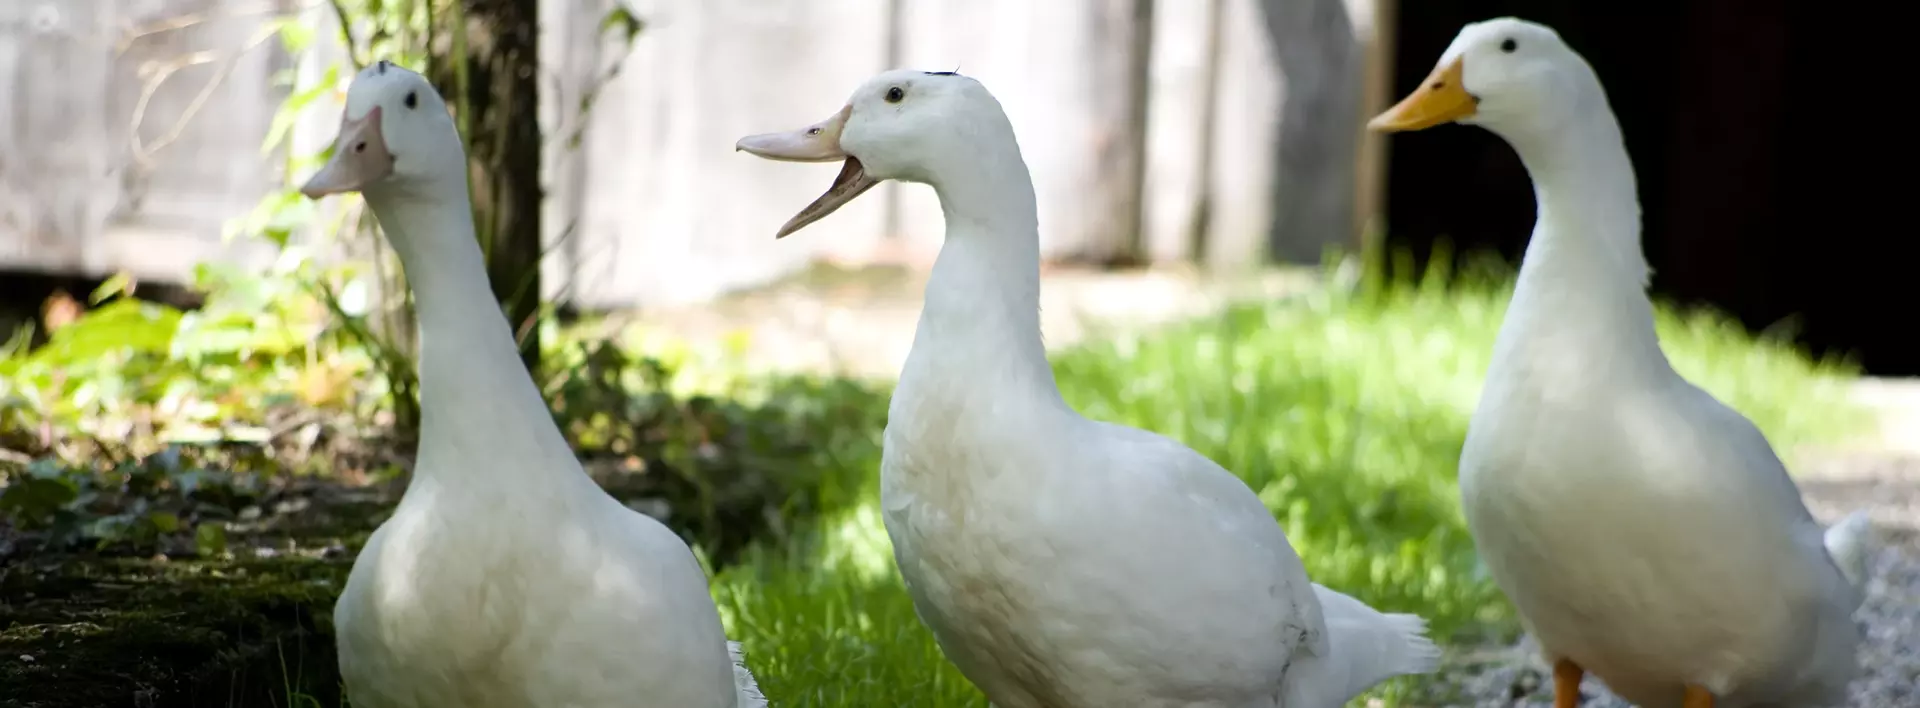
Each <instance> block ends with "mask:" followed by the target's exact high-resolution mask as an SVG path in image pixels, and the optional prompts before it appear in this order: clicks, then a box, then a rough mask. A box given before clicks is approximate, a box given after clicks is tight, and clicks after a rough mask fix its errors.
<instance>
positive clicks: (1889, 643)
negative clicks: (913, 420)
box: [1418, 452, 1920, 708]
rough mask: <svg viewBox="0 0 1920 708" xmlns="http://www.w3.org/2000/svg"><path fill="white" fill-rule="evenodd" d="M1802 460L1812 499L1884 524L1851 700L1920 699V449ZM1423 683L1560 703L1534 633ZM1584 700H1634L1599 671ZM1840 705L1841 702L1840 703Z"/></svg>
mask: <svg viewBox="0 0 1920 708" xmlns="http://www.w3.org/2000/svg"><path fill="white" fill-rule="evenodd" d="M1796 469H1800V470H1804V471H1803V472H1802V473H1801V475H1800V479H1799V482H1800V489H1801V491H1802V493H1803V494H1804V495H1805V496H1806V499H1807V506H1808V507H1809V508H1810V509H1812V510H1813V513H1814V515H1815V516H1817V517H1819V518H1820V520H1821V521H1823V522H1826V523H1832V522H1833V521H1836V520H1838V519H1839V518H1841V517H1843V516H1845V515H1846V514H1847V513H1848V512H1851V511H1853V510H1856V509H1866V510H1867V511H1868V514H1869V516H1871V517H1872V518H1873V521H1874V526H1875V530H1876V536H1877V537H1876V542H1875V550H1874V552H1873V554H1872V556H1871V562H1870V563H1869V576H1868V580H1867V598H1866V602H1865V603H1864V604H1863V605H1862V606H1861V608H1860V611H1859V612H1858V613H1856V614H1855V615H1854V618H1855V620H1856V621H1857V622H1859V623H1860V625H1861V627H1862V628H1863V629H1864V630H1865V636H1866V641H1865V643H1864V644H1863V646H1862V647H1861V649H1860V662H1861V664H1862V668H1863V669H1864V670H1865V671H1864V674H1863V675H1862V676H1861V677H1860V678H1859V679H1858V680H1856V681H1854V683H1853V686H1852V691H1851V696H1850V697H1849V700H1848V702H1847V703H1846V705H1845V708H1894V707H1896V706H1920V456H1912V455H1904V454H1890V453H1887V452H1855V453H1845V454H1826V455H1819V456H1816V457H1815V459H1810V460H1805V461H1802V462H1801V464H1799V465H1796ZM1447 663H1448V666H1447V668H1446V669H1444V670H1443V673H1442V674H1441V675H1439V676H1438V677H1436V679H1435V680H1434V681H1433V682H1432V683H1431V684H1429V685H1428V687H1427V689H1426V690H1424V691H1422V693H1424V694H1425V695H1426V696H1427V699H1426V700H1425V701H1421V702H1419V703H1418V705H1421V706H1434V707H1439V706H1449V707H1451V706H1462V707H1465V706H1473V707H1474V708H1550V707H1551V706H1552V705H1553V680H1552V676H1553V672H1552V670H1551V669H1550V668H1549V667H1548V666H1547V664H1546V662H1545V661H1543V660H1541V659H1540V658H1539V655H1538V653H1537V650H1536V649H1535V647H1534V645H1533V643H1532V642H1531V641H1530V639H1528V638H1522V639H1521V640H1520V642H1519V643H1518V644H1516V645H1514V646H1510V647H1488V648H1483V649H1477V650H1464V651H1461V650H1456V651H1455V652H1454V655H1453V657H1451V658H1450V659H1449V661H1448V662H1447ZM1580 692H1581V695H1582V700H1581V702H1580V705H1581V706H1582V708H1627V707H1628V706H1630V705H1631V704H1629V703H1627V702H1626V701H1623V700H1620V698H1619V697H1617V696H1614V695H1613V694H1612V693H1611V692H1609V691H1607V689H1606V687H1605V686H1603V685H1602V684H1601V683H1600V682H1599V681H1598V680H1597V679H1593V678H1591V677H1589V678H1588V679H1587V680H1586V682H1585V683H1583V684H1581V687H1580ZM1835 708H1840V707H1835Z"/></svg>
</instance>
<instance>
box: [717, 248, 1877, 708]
mask: <svg viewBox="0 0 1920 708" xmlns="http://www.w3.org/2000/svg"><path fill="white" fill-rule="evenodd" d="M1368 282H1369V283H1370V284H1369V285H1367V286H1363V287H1359V288H1354V289H1350V290H1343V291H1321V292H1314V293H1311V294H1308V295H1303V296H1300V297H1297V298H1292V299H1288V300H1285V301H1280V302H1274V303H1268V304H1263V305H1256V306H1245V307H1238V308H1234V309H1232V310H1230V311H1228V312H1226V313H1224V314H1221V315H1219V316H1216V317H1209V318H1205V319H1202V320H1198V321H1193V322H1188V323H1184V324H1180V325H1177V326H1173V327H1169V328H1165V329H1161V330H1158V331H1154V332H1150V333H1145V334H1139V335H1135V336H1122V337H1119V338H1115V339H1110V340H1106V341H1103V342H1101V343H1098V344H1092V345H1087V346H1083V347H1079V348H1075V349H1073V350H1070V351H1067V352H1064V353H1061V354H1057V355H1055V357H1054V368H1055V370H1056V371H1057V372H1058V377H1059V380H1060V385H1061V387H1062V389H1063V391H1064V394H1065V396H1066V398H1067V400H1068V401H1069V402H1071V403H1073V404H1074V405H1075V406H1077V407H1079V409H1080V410H1081V411H1082V412H1084V413H1085V414H1086V415H1088V416H1090V417H1093V418H1097V419H1104V420H1111V421H1117V422H1122V423H1126V424H1129V425H1134V426H1138V427H1142V428H1146V429H1150V430H1154V431H1158V432H1161V433H1164V434H1167V435H1170V436H1172V437H1174V438H1176V439H1179V440H1181V441H1183V442H1185V443H1187V444H1188V445H1191V446H1192V447H1194V448H1195V449H1196V450H1199V451H1200V452H1202V453H1204V454H1206V455H1208V456H1210V457H1212V458H1213V459H1214V460H1216V461H1218V462H1220V463H1221V464H1222V465H1224V466H1226V467H1227V468H1228V469H1231V470H1233V471H1235V472H1236V473H1238V474H1240V475H1241V476H1242V477H1243V478H1244V479H1246V480H1247V481H1248V483H1249V485H1250V486H1252V488H1253V489H1254V490H1255V491H1256V492H1258V493H1259V494H1260V496H1261V498H1262V499H1263V500H1264V501H1265V502H1266V503H1267V504H1268V506H1269V507H1270V508H1272V509H1274V511H1275V515H1276V517H1277V518H1278V519H1280V521H1281V523H1282V524H1284V525H1285V527H1286V530H1287V533H1288V535H1289V537H1290V538H1291V539H1292V541H1293V544H1294V546H1295V547H1296V548H1298V549H1299V551H1300V553H1301V555H1302V556H1303V557H1304V558H1305V559H1306V563H1307V568H1308V571H1309V572H1310V573H1311V574H1312V576H1313V577H1314V578H1315V580H1317V581H1319V582H1322V583H1324V584H1327V585H1329V586H1331V587H1335V588H1338V589H1341V590H1343V591H1346V592H1349V593H1351V594H1353V595H1355V596H1357V597H1359V598H1361V599H1362V600H1365V601H1367V602H1369V603H1371V604H1373V605H1375V606H1376V607H1380V608H1383V609H1387V610H1393V611H1406V612H1416V613H1419V614H1421V615H1423V616H1425V617H1427V618H1429V620H1430V621H1431V622H1432V626H1433V631H1434V633H1435V635H1436V636H1437V637H1440V638H1443V639H1447V640H1449V641H1452V642H1456V643H1465V642H1473V641H1484V640H1486V639H1488V638H1491V637H1505V636H1508V635H1510V633H1511V632H1512V630H1513V629H1514V624H1513V620H1512V617H1511V612H1510V610H1509V608H1508V607H1507V606H1506V604H1505V603H1504V601H1503V600H1502V599H1501V597H1500V595H1499V593H1498V591H1497V590H1496V589H1494V588H1493V587H1492V586H1491V584H1490V583H1489V582H1488V581H1487V580H1486V579H1485V578H1484V576H1483V575H1482V574H1481V573H1480V571H1479V570H1478V568H1477V565H1476V560H1475V558H1474V554H1473V550H1472V542H1471V539H1469V537H1468V535H1467V532H1466V529H1465V525H1464V521H1463V519H1462V517H1461V514H1460V510H1459V505H1458V500H1457V497H1456V494H1455V489H1454V474H1455V464H1456V461H1457V456H1458V453H1459V450H1460V445H1461V441H1462V439H1463V437H1464V435H1465V431H1466V424H1467V419H1468V417H1469V415H1470V413H1471V412H1472V409H1473V406H1474V403H1475V399H1476V397H1477V395H1478V391H1479V386H1480V381H1481V378H1482V376H1483V374H1484V372H1485V368H1486V365H1487V361H1488V357H1489V351H1490V348H1491V344H1492V340H1493V336H1494V333H1495V331H1496V330H1497V329H1498V327H1499V323H1500V318H1501V315H1502V313H1503V312H1504V309H1505V306H1506V301H1507V296H1508V293H1509V292H1510V288H1511V284H1510V281H1508V280H1506V279H1504V278H1499V277H1473V278H1467V279H1463V280H1462V281H1459V282H1455V283H1454V284H1453V285H1452V287H1451V289H1449V290H1446V291H1443V290H1442V288H1441V284H1440V283H1439V282H1438V281H1436V280H1434V279H1431V278H1429V279H1427V280H1426V281H1425V282H1422V283H1412V282H1402V283H1399V284H1394V285H1378V284H1377V283H1378V282H1379V281H1373V280H1369V281H1368ZM1659 329H1660V333H1661V336H1662V341H1663V342H1664V344H1665V348H1666V350H1667V352H1668V355H1669V357H1671V358H1672V359H1673V360H1674V362H1675V365H1676V367H1677V368H1678V369H1679V370H1680V371H1681V372H1682V373H1683V374H1685V375H1687V376H1688V377H1690V378H1692V379H1693V380H1694V381H1695V382H1696V383H1698V384H1700V385H1702V386H1703V387H1705V388H1707V389H1708V390H1710V391H1712V392H1713V393H1714V394H1715V395H1718V396H1720V397H1721V398H1722V400H1725V401H1727V402H1728V403H1729V404H1731V405H1732V406H1734V407H1735V408H1737V409H1739V410H1740V411H1742V412H1744V413H1746V414H1747V415H1748V416H1750V417H1752V418H1753V419H1754V420H1755V422H1756V423H1757V424H1759V426H1760V427H1761V428H1762V429H1763V430H1764V431H1765V432H1766V433H1767V434H1768V435H1769V437H1770V438H1771V439H1772V441H1773V442H1774V445H1775V446H1776V448H1781V449H1784V448H1788V447H1791V446H1793V445H1796V444H1800V443H1807V442H1817V441H1823V440H1830V439H1833V438H1834V437H1835V436H1838V435H1841V434H1844V433H1847V432H1850V431H1851V430H1854V429H1857V426H1858V425H1859V424H1860V423H1862V422H1863V421H1864V420H1865V419H1864V417H1863V416H1864V413H1862V412H1860V411H1858V410H1855V409H1854V408H1852V407H1851V406H1850V405H1848V404H1847V403H1846V402H1845V399H1844V389H1843V385H1844V382H1845V379H1846V378H1847V377H1848V376H1850V375H1851V374H1852V369H1851V367H1849V366H1847V365H1845V364H1843V363H1836V362H1811V361H1808V360H1807V359H1806V358H1805V357H1803V356H1801V355H1799V354H1797V353H1795V352H1794V351H1793V350H1792V349H1791V348H1790V347H1788V346H1786V345H1784V344H1781V343H1779V342H1777V341H1773V340H1770V339H1764V338H1763V339H1760V340H1756V339H1754V338H1752V337H1749V336H1747V335H1745V334H1744V333H1743V332H1741V331H1740V329H1739V328H1738V327H1737V326H1736V325H1734V324H1732V323H1730V322H1729V321H1727V320H1725V319H1723V318H1719V317H1715V316H1711V315H1704V314H1694V315H1685V316H1683V315H1680V314H1676V313H1674V312H1672V311H1670V310H1663V311H1662V312H1661V314H1660V316H1659ZM869 400H872V401H883V400H884V399H883V397H879V396H873V397H870V398H869ZM874 405H883V404H874ZM884 413H885V411H884V410H883V409H882V410H868V411H864V412H862V413H860V420H859V421H858V422H857V425H858V426H865V427H864V428H859V430H863V431H864V432H850V433H848V435H847V436H846V437H845V438H844V439H840V440H837V441H834V443H833V445H834V451H833V452H831V453H830V457H831V459H832V460H833V461H834V464H835V465H836V466H838V467H840V469H839V470H838V471H837V472H836V473H835V474H836V475H838V476H837V477H836V479H837V480H838V481H837V482H835V483H833V484H830V485H829V487H830V488H829V489H828V490H826V491H824V492H823V493H827V494H833V495H836V496H839V495H847V494H855V495H864V501H862V502H859V503H856V504H854V505H853V507H852V509H853V511H851V512H848V513H846V514H844V515H843V516H841V517H839V518H836V519H834V520H832V521H831V522H830V523H828V524H826V525H825V526H824V527H823V528H820V529H813V530H808V531H806V532H805V533H803V534H802V537H803V538H804V539H806V542H796V543H793V544H790V545H789V546H787V547H785V548H781V549H755V550H753V551H751V552H750V553H749V554H748V556H747V561H746V562H744V563H741V564H738V565H736V566H733V567H731V568H729V569H728V570H726V571H725V572H723V573H721V574H720V575H719V576H718V577H717V578H716V579H715V592H716V596H717V597H718V598H719V599H720V604H721V607H722V613H723V615H724V617H725V619H726V620H727V623H728V626H729V627H730V629H731V632H732V634H733V636H734V637H735V638H736V639H739V640H741V641H742V642H744V643H745V645H746V648H747V652H748V659H749V664H750V665H751V666H752V667H753V669H754V670H755V673H756V675H758V676H759V677H760V680H761V685H762V688H764V689H765V691H766V693H767V695H768V696H769V697H771V698H772V699H773V700H775V701H777V703H778V705H781V706H783V707H786V708H801V707H804V706H820V707H823V708H824V707H827V706H851V705H887V706H894V705H899V706H927V707H937V708H946V707H960V706H969V707H974V706H985V705H986V701H985V699H984V698H982V697H981V696H980V695H979V694H978V693H977V692H976V691H975V690H974V689H973V688H972V687H971V686H970V685H969V684H968V683H967V682H966V681H965V680H964V679H963V678H962V677H961V676H960V675H959V674H958V672H957V671H955V670H954V669H953V667H952V666H951V665H950V664H948V663H947V662H946V661H944V660H943V659H942V658H941V655H940V652H939V649H938V648H937V647H936V646H935V645H934V643H933V641H932V638H931V636H930V635H929V634H928V633H927V632H926V630H925V629H924V628H923V627H922V626H921V625H920V623H919V622H918V620H917V619H916V618H915V616H914V613H913V609H912V606H911V604H910V602H909V601H908V599H907V597H906V595H905V592H904V590H903V589H902V588H901V586H900V584H899V580H898V576H897V575H895V574H894V570H893V564H892V556H891V551H890V549H889V547H888V545H887V541H886V535H885V531H884V530H883V528H882V526H881V523H880V517H879V512H878V510H877V504H876V503H875V501H874V497H873V493H874V492H873V490H874V485H875V477H876V475H877V473H878V459H879V458H878V452H879V435H880V426H881V425H882V421H883V419H884ZM850 422H852V421H850ZM1391 693H1392V689H1391V688H1389V689H1387V690H1384V691H1383V692H1382V694H1383V695H1386V696H1387V697H1389V698H1391Z"/></svg>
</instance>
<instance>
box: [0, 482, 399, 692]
mask: <svg viewBox="0 0 1920 708" xmlns="http://www.w3.org/2000/svg"><path fill="white" fill-rule="evenodd" d="M314 491H315V493H313V494H312V495H310V496H309V497H307V498H308V499H309V501H308V503H306V504H303V505H299V507H298V510H297V511H292V512H289V513H284V514H281V515H277V516H274V517H272V518H270V519H267V520H264V521H263V522H261V523H259V524H258V525H257V526H256V528H255V530H254V531H251V532H249V533H245V534H241V535H236V536H234V537H232V538H230V539H229V544H228V548H229V549H230V552H228V553H224V554H220V557H210V558H196V557H187V558H168V557H166V556H163V555H154V556H144V557H142V556H129V555H118V554H115V553H112V552H105V553H95V552H84V551H79V552H45V551H40V552H34V553H30V554H28V553H17V554H15V556H16V557H15V558H13V559H11V560H8V561H6V562H5V563H4V564H0V706H5V707H6V708H14V707H16V706H17V707H18V708H108V707H117V706H140V707H142V708H148V707H151V708H170V707H173V706H181V707H185V706H193V707H195V708H199V707H201V706H247V707H248V708H253V707H256V706H260V707H265V706H289V707H292V706H299V707H301V708H316V707H318V706H326V707H328V708H332V707H333V706H339V705H343V702H342V701H341V700H340V687H339V676H338V673H337V670H336V668H335V664H334V653H333V646H332V619H331V613H332V610H333V600H334V597H335V595H336V594H337V593H338V591H339V587H340V585H341V584H342V583H343V582H345V580H346V574H347V571H348V570H349V569H350V568H351V567H352V564H353V551H354V550H355V549H357V548H358V547H359V545H360V543H361V542H363V541H364V540H365V538H366V534H367V531H368V530H370V529H372V528H374V527H375V526H376V525H377V524H378V522H379V519H380V517H381V516H383V514H384V509H385V508H386V502H387V499H386V496H387V495H384V494H383V495H378V496H377V497H376V498H369V495H368V494H366V491H367V490H364V489H362V490H355V491H356V493H353V494H328V493H324V491H325V490H314Z"/></svg>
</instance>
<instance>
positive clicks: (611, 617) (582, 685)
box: [302, 61, 765, 708]
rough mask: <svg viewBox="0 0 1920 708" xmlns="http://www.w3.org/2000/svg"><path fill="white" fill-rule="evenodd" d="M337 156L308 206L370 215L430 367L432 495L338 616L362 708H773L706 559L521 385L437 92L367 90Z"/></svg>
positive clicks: (350, 107)
mask: <svg viewBox="0 0 1920 708" xmlns="http://www.w3.org/2000/svg"><path fill="white" fill-rule="evenodd" d="M335 145H336V150H335V151H334V154H333V157H331V158H330V159H329V162H328V163H327V165H326V166H325V167H323V168H322V169H321V170H320V172H318V173H317V174H316V175H315V176H314V177H313V179H311V180H310V181H309V182H308V183H307V185H306V186H305V187H304V188H303V189H302V191H303V192H305V193H306V194H307V195H308V196H309V197H313V198H319V197H321V196H324V195H327V194H334V193H339V192H347V191H358V192H360V193H361V194H362V195H363V196H364V197H365V198H366V202H367V205H368V206H369V207H371V209H372V211H373V213H374V215H375V217H376V218H377V219H378V220H379V222H380V226H381V228H382V230H383V231H384V232H385V234H386V237H387V240H388V242H389V243H391V244H392V245H393V248H394V250H395V252H396V253H398V254H399V256H400V261H401V264H402V266H403V267H404V269H405V272H406V276H407V280H408V283H409V285H410V286H411V287H412V289H413V292H414V295H415V310H416V317H415V319H416V320H417V321H418V324H419V345H420V347H419V348H420V351H419V357H420V360H419V366H418V371H419V383H420V389H419V390H420V407H421V423H420V431H419V448H418V451H417V454H416V456H415V462H414V468H413V474H412V477H411V478H410V479H409V481H408V484H407V490H406V492H405V494H404V495H403V496H402V498H401V501H400V503H399V505H398V506H397V507H396V508H395V510H394V513H393V515H392V516H391V517H389V518H388V519H387V520H386V521H385V522H384V523H382V524H381V525H380V526H379V528H378V529H376V530H375V531H374V533H373V535H372V536H371V537H370V538H369V539H368V541H367V543H366V545H365V546H364V547H362V549H361V551H360V555H359V556H358V557H356V558H355V559H354V564H353V569H352V571H351V572H350V573H349V574H348V578H347V584H346V587H345V588H344V589H343V590H342V592H341V594H340V598H339V600H338V601H337V602H336V604H335V606H334V617H333V620H334V632H335V636H336V642H337V645H338V649H339V660H340V673H341V677H342V679H343V682H344V684H345V686H346V690H347V695H348V697H349V699H350V700H351V701H352V703H353V705H354V706H355V707H356V708H450V707H452V706H459V707H461V708H632V707H634V706H645V707H649V708H651V707H655V706H657V707H659V708H763V707H764V706H765V701H764V699H763V698H762V697H761V696H760V693H759V689H758V687H757V686H756V685H755V684H754V681H753V678H752V676H751V674H749V673H748V672H747V670H746V669H745V667H744V666H743V665H742V664H741V663H740V656H739V654H738V652H737V648H736V647H734V646H731V645H730V644H729V643H728V642H727V640H726V637H725V635H724V634H723V631H722V627H721V623H720V618H719V615H718V612H717V611H716V608H715V606H714V603H713V599H712V597H711V596H709V595H708V590H707V577H706V573H705V572H704V570H703V569H702V568H701V567H700V564H699V563H698V562H697V560H696V559H695V558H694V556H693V553H692V551H691V549H689V548H688V547H687V545H686V544H685V543H684V542H682V541H681V540H680V539H679V537H677V536H676V535H675V534H674V533H673V532H672V531H670V530H668V529H667V528H666V527H665V526H663V525H662V524H660V523H659V522H658V521H655V520H653V519H652V518H650V517H647V516H646V515H644V514H641V513H639V512H636V511H633V510H631V509H628V508H626V507H625V506H624V505H622V504H621V503H620V502H619V501H618V500H615V499H614V498H613V497H611V496H608V495H607V494H606V493H605V492H604V491H602V490H601V489H600V488H599V486H598V485H596V484H595V483H594V482H593V480H592V478H590V477H588V476H587V475H586V473H585V471H584V470H582V469H581V466H580V463H579V460H578V459H577V458H575V457H574V454H573V451H572V449H571V448H570V447H569V446H568V444H567V441H566V439H565V438H564V437H562V436H561V434H560V430H559V428H558V426H556V425H555V424H554V422H553V418H552V414H551V412H550V411H549V410H548V408H547V404H546V401H545V400H544V399H543V398H542V397H541V394H540V391H539V389H538V388H536V387H535V385H534V383H533V378H532V377H531V376H530V375H529V374H528V373H527V370H526V368H525V367H524V366H523V365H522V364H521V363H520V357H519V351H518V346H517V345H516V343H515V342H514V339H513V336H512V332H511V330H510V329H509V328H508V326H507V321H506V318H505V317H503V316H502V315H501V313H500V310H499V308H498V307H497V306H496V305H495V303H494V299H493V294H492V289H491V288H490V287H489V286H488V283H487V279H486V271H485V268H484V264H483V262H482V260H481V255H480V250H479V246H478V243H477V242H476V240H475V238H474V231H473V221H472V207H471V203H470V201H469V197H468V191H467V190H468V188H467V174H466V170H467V168H466V156H465V154H464V146H463V145H462V144H461V141H460V137H459V134H458V132H457V131H456V129H455V128H454V125H453V121H452V119H451V117H450V116H449V115H448V113H447V108H446V106H445V104H444V103H442V102H441V101H440V99H439V96H438V95H437V94H435V93H434V91H433V87H432V85H431V84H429V83H427V81H426V80H425V79H424V78H423V77H421V76H420V75H419V74H416V73H414V72H411V71H408V70H406V69H402V68H400V67H398V66H394V65H392V64H391V63H388V62H385V61H382V62H378V63H376V64H375V65H373V66H369V67H367V68H366V69H364V70H362V71H361V72H360V73H359V74H357V75H356V76H355V78H354V81H353V84H352V86H351V87H350V88H349V90H348V94H347V110H346V117H345V118H344V119H343V120H342V126H341V133H340V137H339V138H338V139H337V140H336V143H335Z"/></svg>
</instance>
